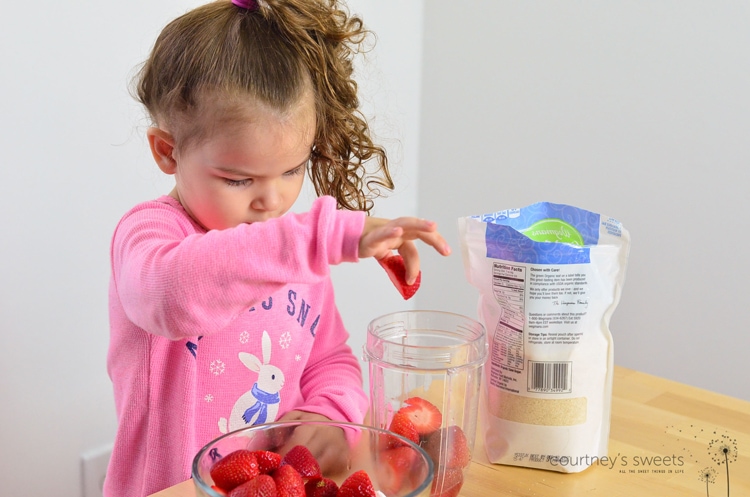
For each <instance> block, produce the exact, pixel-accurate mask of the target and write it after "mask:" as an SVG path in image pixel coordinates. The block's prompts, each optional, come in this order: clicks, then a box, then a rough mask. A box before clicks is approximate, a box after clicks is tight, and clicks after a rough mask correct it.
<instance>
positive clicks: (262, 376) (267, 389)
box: [219, 330, 284, 433]
mask: <svg viewBox="0 0 750 497" xmlns="http://www.w3.org/2000/svg"><path fill="white" fill-rule="evenodd" d="M261 347H262V351H263V362H261V361H260V359H258V358H257V357H255V356H254V355H252V354H248V353H247V352H240V353H239V358H240V361H241V362H242V364H244V365H245V366H247V368H248V369H250V370H251V371H255V372H256V373H258V381H257V382H256V383H255V384H253V387H252V389H250V390H249V391H248V392H245V393H244V394H243V395H242V396H241V397H240V398H239V399H237V402H235V403H234V407H233V408H232V412H231V414H230V415H229V419H228V420H227V418H221V419H219V430H220V431H221V432H222V433H228V432H230V431H234V430H237V429H239V428H243V427H244V426H247V425H251V424H252V425H256V424H263V423H266V422H270V421H275V420H276V414H278V412H279V404H280V403H281V395H280V394H279V392H280V391H281V387H283V386H284V373H283V372H282V371H281V370H280V369H279V368H277V367H276V366H273V365H271V364H269V363H270V361H271V337H270V336H268V332H267V331H265V330H264V331H263V337H262V338H261Z"/></svg>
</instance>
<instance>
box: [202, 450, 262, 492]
mask: <svg viewBox="0 0 750 497" xmlns="http://www.w3.org/2000/svg"><path fill="white" fill-rule="evenodd" d="M210 474H211V478H212V479H213V481H214V483H215V484H216V486H217V487H219V488H220V489H222V490H223V491H225V492H229V491H230V490H232V489H233V488H235V487H237V486H239V485H242V484H243V483H245V482H246V481H249V480H252V479H253V478H255V477H256V476H258V475H259V474H260V471H259V470H258V460H257V459H256V458H255V455H254V454H253V453H252V451H250V450H236V451H234V452H230V453H229V454H227V455H226V456H225V457H223V458H221V459H219V460H218V461H216V462H215V463H214V465H213V466H211V471H210Z"/></svg>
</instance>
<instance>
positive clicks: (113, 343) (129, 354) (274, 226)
mask: <svg viewBox="0 0 750 497" xmlns="http://www.w3.org/2000/svg"><path fill="white" fill-rule="evenodd" d="M363 226H364V213H362V212H351V211H341V210H337V209H336V202H335V200H334V199H333V198H331V197H321V198H319V199H317V200H316V201H315V202H314V203H313V206H312V208H311V210H310V211H309V212H307V213H304V214H292V213H289V214H286V215H284V216H282V217H280V218H276V219H272V220H269V221H264V222H260V223H253V224H243V225H240V226H237V227H235V228H231V229H226V230H211V231H208V232H207V231H206V230H205V229H203V228H202V227H201V226H200V225H198V224H197V223H196V222H195V221H193V219H192V218H191V217H190V216H189V215H188V214H187V213H186V212H185V211H184V210H183V208H182V207H181V205H180V204H179V202H177V201H176V200H175V199H173V198H172V197H168V196H164V197H161V198H159V199H157V200H154V201H149V202H145V203H143V204H140V205H138V206H136V207H135V208H133V209H132V210H130V211H129V212H128V213H127V214H125V216H124V217H123V218H122V220H120V223H119V224H118V226H117V228H116V230H115V233H114V237H113V240H112V248H111V262H112V278H111V283H110V292H109V307H110V328H111V329H110V348H109V354H108V359H107V367H108V371H109V375H110V377H111V379H112V382H113V386H114V394H115V407H116V411H117V417H118V429H117V435H116V438H115V444H114V450H113V452H112V458H111V461H110V465H109V470H108V472H107V477H106V481H105V485H104V495H105V496H110V497H111V496H117V497H130V496H138V497H140V496H145V495H149V494H151V493H154V492H156V491H159V490H162V489H164V488H166V487H168V486H171V485H174V484H176V483H179V482H181V481H184V480H186V479H188V478H189V477H190V467H191V463H192V459H193V457H194V456H195V454H196V453H197V452H198V450H199V449H200V448H201V447H202V446H203V445H205V444H206V443H208V442H209V441H211V440H212V439H214V438H216V437H217V436H219V435H221V434H222V433H226V432H227V431H232V430H235V429H237V428H241V427H244V426H249V425H252V424H260V423H264V422H270V421H274V420H275V419H278V418H279V417H280V416H282V415H283V414H284V413H286V412H288V411H290V410H293V409H297V410H303V411H308V412H313V413H318V414H322V415H324V416H327V417H329V418H331V419H335V420H342V421H351V422H355V423H360V422H362V420H363V418H364V414H365V412H366V410H367V397H366V395H365V393H364V392H363V390H362V375H361V371H360V368H359V362H358V361H357V359H356V357H355V356H354V355H353V354H352V351H351V348H350V347H349V346H348V345H347V339H348V337H349V335H348V333H347V332H346V330H345V328H344V325H343V323H342V320H341V316H340V315H339V312H338V310H337V309H336V306H335V302H334V294H333V286H332V283H331V279H330V274H329V266H330V265H332V264H338V263H341V262H345V261H348V262H355V261H357V257H358V245H359V237H360V235H361V233H362V229H363Z"/></svg>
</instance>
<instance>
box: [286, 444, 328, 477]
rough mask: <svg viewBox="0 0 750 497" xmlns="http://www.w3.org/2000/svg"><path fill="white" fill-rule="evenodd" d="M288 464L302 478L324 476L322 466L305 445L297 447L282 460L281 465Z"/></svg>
mask: <svg viewBox="0 0 750 497" xmlns="http://www.w3.org/2000/svg"><path fill="white" fill-rule="evenodd" d="M284 464H288V465H290V466H291V467H293V468H294V469H296V470H297V472H298V473H299V474H300V476H302V478H305V479H309V478H319V477H321V476H323V474H322V473H321V472H320V465H319V464H318V461H317V460H316V459H315V456H313V455H312V452H310V449H308V448H307V447H305V446H304V445H295V446H294V447H292V448H291V449H290V450H289V452H287V453H286V455H284V457H283V458H282V459H281V465H282V466H283V465H284Z"/></svg>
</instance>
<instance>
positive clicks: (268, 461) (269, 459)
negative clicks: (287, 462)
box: [253, 450, 281, 475]
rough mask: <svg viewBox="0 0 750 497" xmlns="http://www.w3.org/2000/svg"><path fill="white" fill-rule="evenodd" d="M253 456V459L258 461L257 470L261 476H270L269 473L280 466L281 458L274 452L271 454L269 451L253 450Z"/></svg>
mask: <svg viewBox="0 0 750 497" xmlns="http://www.w3.org/2000/svg"><path fill="white" fill-rule="evenodd" d="M253 454H255V458H256V459H257V460H258V470H259V471H260V472H261V474H264V475H268V474H271V472H272V471H273V470H275V469H276V468H278V467H279V465H280V464H281V456H280V455H279V454H277V453H276V452H271V451H270V450H255V451H253Z"/></svg>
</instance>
